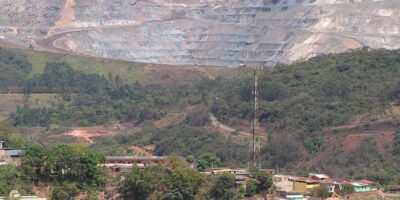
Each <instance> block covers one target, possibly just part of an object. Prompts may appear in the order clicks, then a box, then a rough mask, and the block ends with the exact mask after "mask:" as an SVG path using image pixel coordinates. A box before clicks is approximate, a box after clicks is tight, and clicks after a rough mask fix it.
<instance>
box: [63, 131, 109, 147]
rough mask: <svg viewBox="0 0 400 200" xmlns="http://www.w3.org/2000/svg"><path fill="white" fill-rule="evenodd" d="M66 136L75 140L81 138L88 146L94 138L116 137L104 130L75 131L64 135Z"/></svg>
mask: <svg viewBox="0 0 400 200" xmlns="http://www.w3.org/2000/svg"><path fill="white" fill-rule="evenodd" d="M64 135H66V136H72V137H77V138H83V139H85V140H86V141H88V142H89V143H90V144H94V141H93V138H94V137H107V136H108V137H112V136H114V135H116V133H114V132H111V131H105V130H83V129H75V130H72V131H69V132H67V133H65V134H64Z"/></svg>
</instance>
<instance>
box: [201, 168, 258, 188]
mask: <svg viewBox="0 0 400 200" xmlns="http://www.w3.org/2000/svg"><path fill="white" fill-rule="evenodd" d="M201 173H202V174H205V175H208V176H214V177H215V175H217V174H221V173H230V174H233V175H234V176H235V183H236V184H239V185H245V184H246V182H247V180H248V179H249V178H250V172H249V171H248V170H247V169H231V168H209V169H206V170H205V172H201Z"/></svg>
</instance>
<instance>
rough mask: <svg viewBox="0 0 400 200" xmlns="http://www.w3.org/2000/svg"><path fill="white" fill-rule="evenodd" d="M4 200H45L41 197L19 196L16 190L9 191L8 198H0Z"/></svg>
mask: <svg viewBox="0 0 400 200" xmlns="http://www.w3.org/2000/svg"><path fill="white" fill-rule="evenodd" d="M6 199H18V200H46V198H42V197H38V196H21V194H20V193H19V192H18V191H17V190H13V191H11V192H10V196H9V197H0V200H6Z"/></svg>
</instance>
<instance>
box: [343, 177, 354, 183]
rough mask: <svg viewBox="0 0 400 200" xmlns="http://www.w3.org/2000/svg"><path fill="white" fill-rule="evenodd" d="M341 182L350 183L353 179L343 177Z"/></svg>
mask: <svg viewBox="0 0 400 200" xmlns="http://www.w3.org/2000/svg"><path fill="white" fill-rule="evenodd" d="M341 182H342V183H348V184H350V183H351V182H353V181H352V180H351V179H348V178H345V179H342V180H341Z"/></svg>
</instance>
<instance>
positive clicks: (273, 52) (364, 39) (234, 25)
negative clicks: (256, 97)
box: [0, 0, 400, 67]
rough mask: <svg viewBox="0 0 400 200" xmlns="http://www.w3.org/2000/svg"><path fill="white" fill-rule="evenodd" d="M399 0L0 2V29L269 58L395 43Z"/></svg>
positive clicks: (119, 49)
mask: <svg viewBox="0 0 400 200" xmlns="http://www.w3.org/2000/svg"><path fill="white" fill-rule="evenodd" d="M399 7H400V3H399V1H397V0H382V1H375V0H336V1H334V0H245V1H237V0H224V1H223V0H206V1H191V0H186V1H182V0H117V1H90V2H89V1H77V0H39V1H35V2H33V1H28V0H18V1H2V2H0V39H4V40H7V41H11V42H13V43H17V44H20V45H23V46H26V47H31V48H35V49H40V50H46V51H53V52H61V53H71V54H80V55H90V56H94V57H105V58H115V59H123V60H132V61H140V62H146V63H165V64H174V65H187V64H189V65H209V66H229V67H234V66H238V65H239V64H241V63H244V64H248V65H262V66H272V65H274V64H276V63H291V62H293V61H297V60H302V59H307V58H310V57H314V56H317V55H321V54H326V53H340V52H344V51H347V50H349V49H356V48H360V47H365V46H369V47H371V48H386V49H396V48H399V47H400V46H399V45H398V44H399V37H398V34H399V25H398V22H397V19H398V17H399V12H398V10H399Z"/></svg>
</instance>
